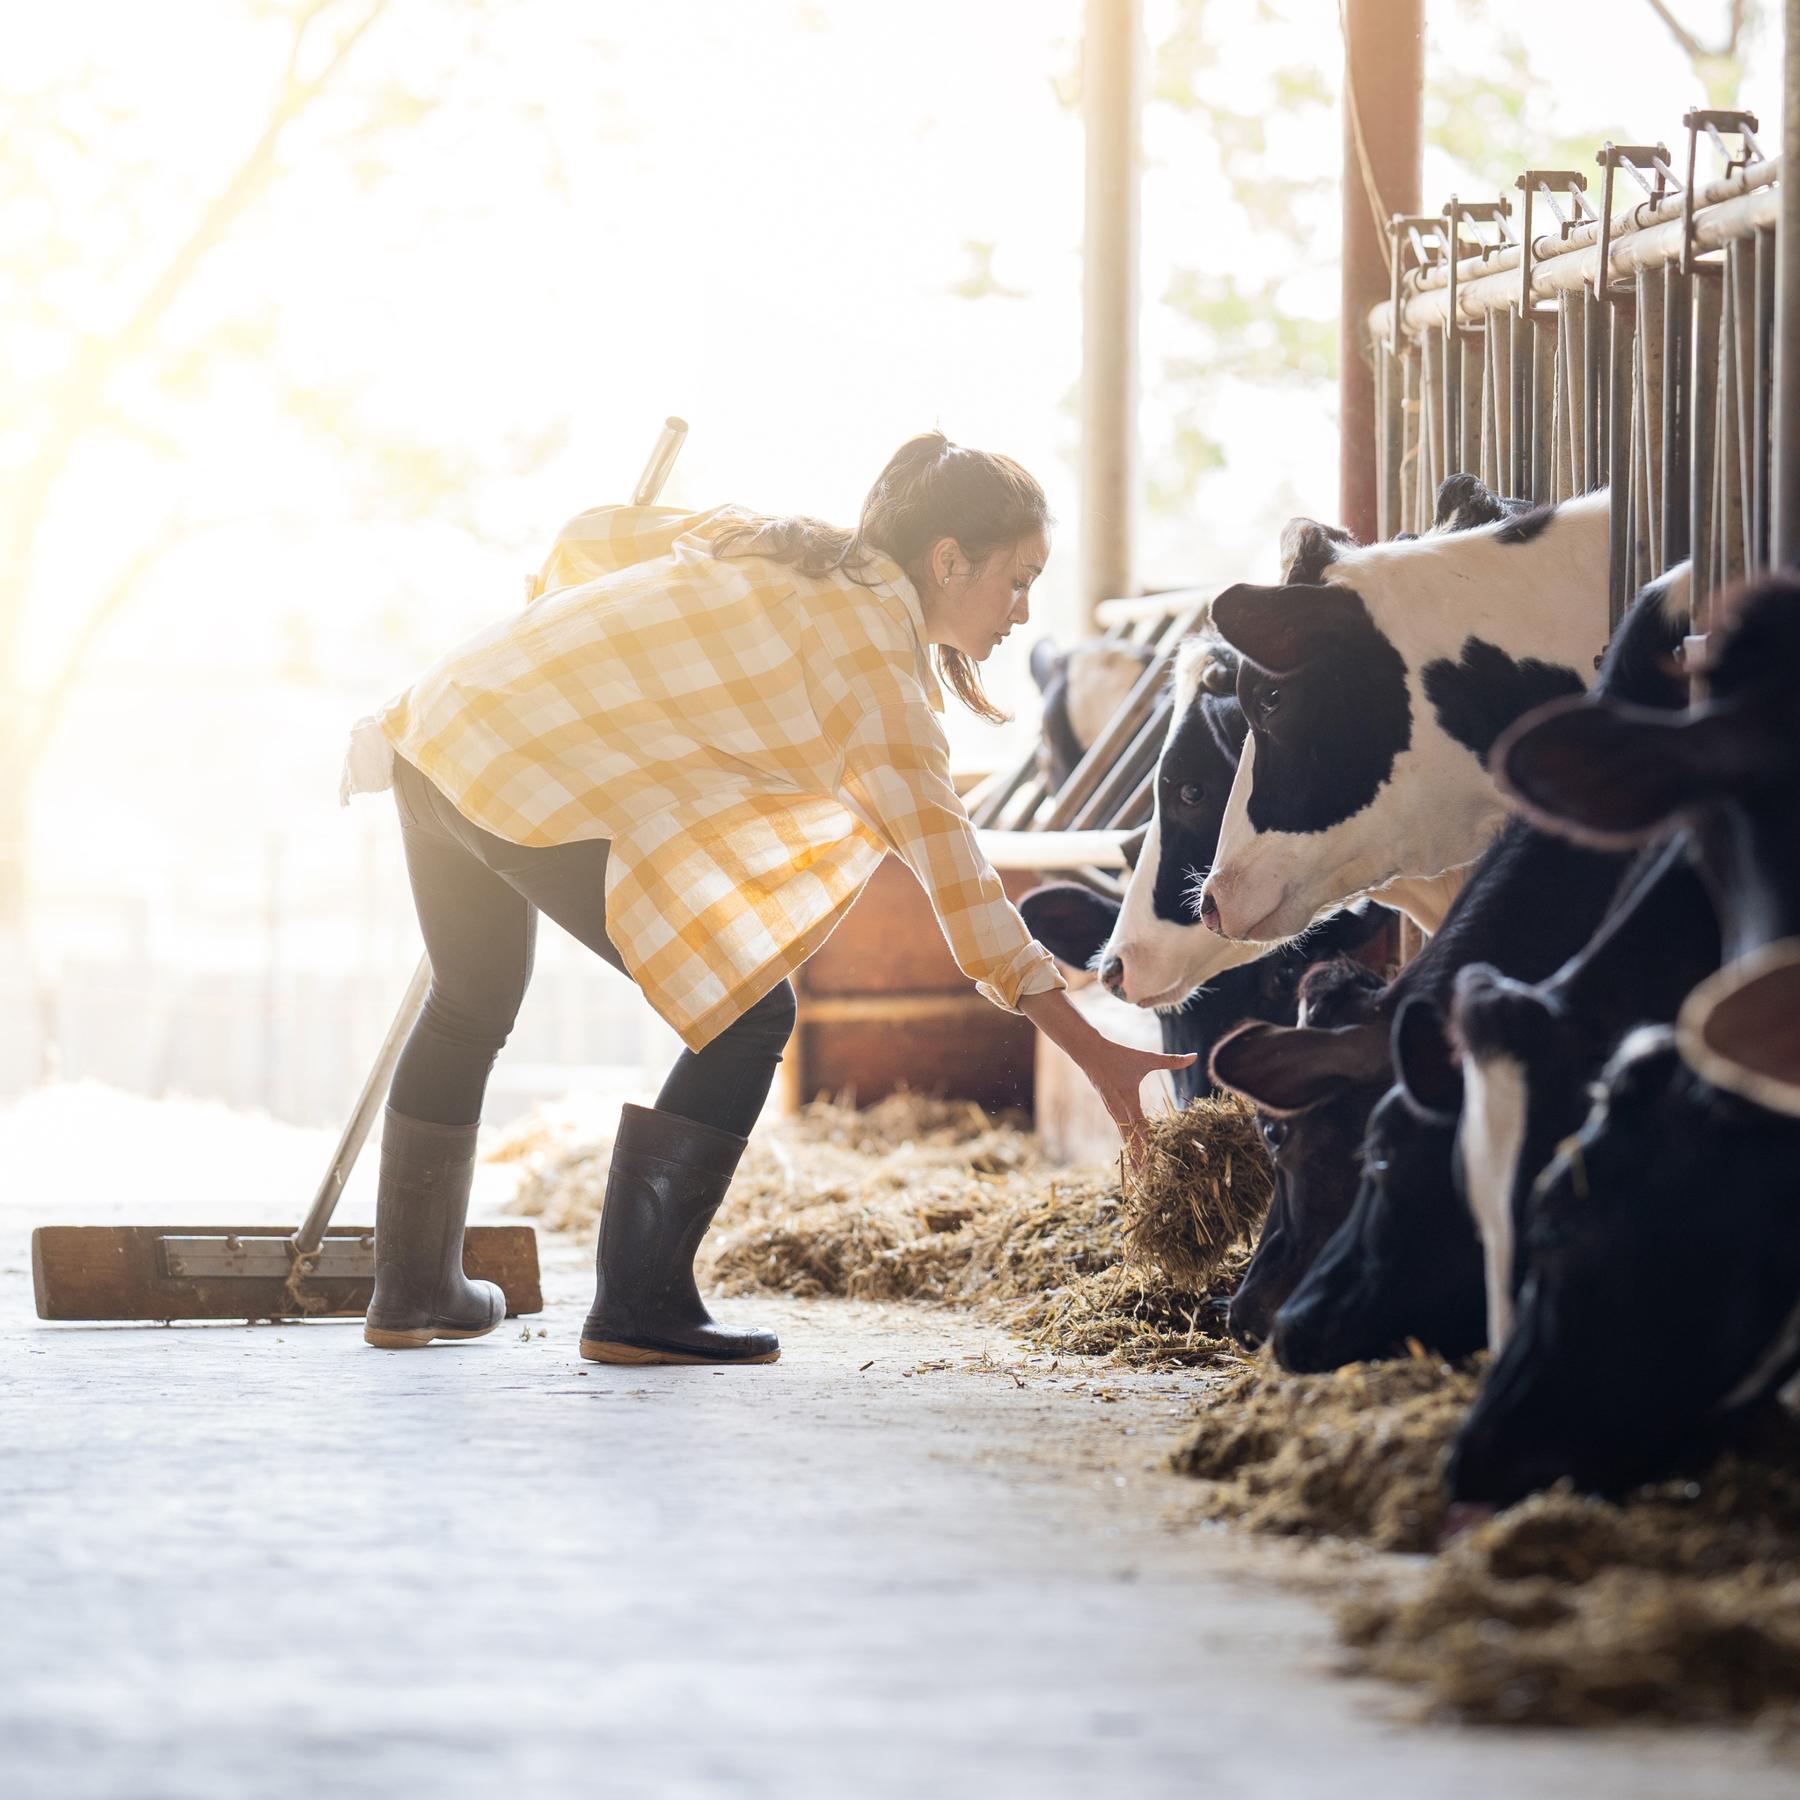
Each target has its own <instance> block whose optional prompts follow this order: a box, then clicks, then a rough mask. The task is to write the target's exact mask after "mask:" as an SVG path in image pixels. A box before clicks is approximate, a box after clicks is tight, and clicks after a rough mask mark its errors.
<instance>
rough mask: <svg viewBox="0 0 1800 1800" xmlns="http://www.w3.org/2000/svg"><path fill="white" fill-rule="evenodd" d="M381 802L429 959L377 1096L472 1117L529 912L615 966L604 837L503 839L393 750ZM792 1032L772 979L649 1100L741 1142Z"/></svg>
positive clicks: (413, 1112) (532, 927) (511, 994)
mask: <svg viewBox="0 0 1800 1800" xmlns="http://www.w3.org/2000/svg"><path fill="white" fill-rule="evenodd" d="M394 803H395V806H396V808H397V810H398V811H399V814H400V831H401V836H402V838H403V840H404V841H405V845H406V872H407V874H408V876H409V877H410V878H411V880H412V891H413V903H414V905H416V906H417V907H418V910H419V928H420V930H421V931H422V932H423V933H424V934H425V950H426V953H427V955H429V956H430V958H431V992H430V993H429V994H428V995H427V996H426V1000H425V1009H424V1011H423V1012H421V1013H420V1014H419V1022H418V1023H417V1024H416V1025H415V1026H414V1027H413V1029H412V1035H411V1036H410V1037H409V1038H408V1039H407V1040H406V1048H405V1049H404V1050H402V1051H401V1053H400V1061H399V1063H398V1065H397V1066H396V1067H395V1070H394V1081H393V1086H392V1087H391V1088H390V1089H389V1091H388V1099H389V1102H390V1104H391V1105H392V1106H393V1108H394V1110H395V1111H396V1112H401V1113H404V1114H406V1116H407V1117H408V1118H413V1119H428V1120H430V1121H432V1122H433V1123H435V1124H439V1125H473V1124H474V1123H475V1122H476V1121H477V1120H478V1119H479V1118H480V1117H481V1101H482V1096H483V1095H484V1093H485V1092H486V1091H487V1079H488V1071H489V1070H490V1069H492V1068H493V1066H494V1058H495V1057H496V1056H498V1055H499V1054H500V1047H501V1045H502V1044H504V1043H505V1042H506V1039H507V1034H508V1033H509V1032H510V1031H511V1030H512V1027H513V1021H514V1020H515V1019H516V1018H517V1017H518V1014H519V1005H520V1002H521V1001H523V1000H524V998H525V989H526V986H527V984H528V983H529V982H530V980H531V958H532V950H533V948H534V946H535V944H536V942H537V916H538V914H539V913H540V912H543V913H548V914H549V916H550V917H551V918H552V919H554V920H555V921H556V923H557V924H558V925H560V926H562V928H563V929H564V930H565V931H567V932H569V933H570V934H571V935H572V936H574V937H576V938H579V939H580V940H581V942H582V943H584V944H586V945H587V947H588V948H589V949H590V950H593V951H596V952H598V954H600V955H601V956H603V957H605V958H606V960H607V961H608V962H609V963H611V964H612V966H613V967H614V968H615V969H621V970H622V969H624V967H625V964H624V961H623V959H622V958H621V957H620V955H619V952H618V950H617V949H616V948H615V947H614V945H613V942H612V940H611V939H610V938H609V937H608V936H607V935H606V858H607V854H608V852H609V850H610V848H611V846H610V845H609V844H608V843H607V842H606V841H605V840H604V839H596V840H590V841H588V842H584V843H579V844H558V845H554V846H552V847H550V848H547V849H534V848H532V847H530V846H528V845H524V844H512V843H508V842H507V840H506V839H505V838H500V837H495V836H494V834H493V833H492V832H489V831H483V830H482V829H481V827H480V826H479V825H476V824H474V823H473V822H472V821H470V820H469V819H466V818H464V817H463V815H462V814H461V813H460V812H458V811H457V810H456V808H455V807H454V806H453V805H451V803H450V801H449V800H448V799H447V798H446V797H445V796H444V795H443V794H442V793H441V792H440V791H439V789H438V788H437V786H436V785H435V784H434V783H433V782H431V781H429V780H428V779H427V778H426V777H425V776H424V775H422V774H420V772H419V771H418V770H417V769H415V768H414V767H413V765H412V764H411V763H409V762H408V761H407V760H406V759H405V758H404V757H399V756H397V757H395V759H394ZM793 1028H794V990H793V986H792V984H791V983H789V982H786V981H783V982H781V983H780V984H779V985H777V986H776V987H774V988H771V989H770V991H769V992H768V993H767V994H765V995H764V996H763V997H762V999H760V1000H759V1001H757V1003H756V1004H755V1005H754V1006H753V1007H751V1008H750V1010H749V1011H748V1012H746V1013H744V1014H743V1015H742V1017H740V1018H738V1019H735V1020H734V1021H733V1022H732V1023H731V1024H730V1025H728V1026H726V1028H725V1029H724V1030H723V1031H722V1032H720V1033H719V1035H718V1036H717V1037H716V1038H714V1039H713V1040H712V1042H711V1043H709V1044H708V1045H707V1046H706V1048H705V1049H704V1050H697V1051H696V1050H683V1051H682V1053H681V1055H680V1057H679V1058H678V1059H677V1060H676V1063H675V1067H674V1068H673V1069H671V1070H670V1071H669V1078H668V1080H667V1081H665V1082H664V1083H663V1086H662V1092H661V1093H660V1094H658V1095H657V1097H656V1104H657V1106H658V1107H659V1108H660V1109H661V1110H662V1111H664V1112H672V1113H679V1114H680V1115H681V1117H683V1118H684V1119H694V1120H697V1121H698V1122H699V1123H701V1124H702V1125H713V1126H716V1127H718V1129H719V1130H721V1131H730V1132H735V1133H736V1134H737V1135H738V1136H740V1137H747V1136H749V1133H750V1127H751V1126H752V1125H754V1124H755V1123H756V1118H757V1115H758V1114H759V1113H760V1112H761V1111H762V1107H763V1102H764V1101H765V1100H766V1099H767V1098H768V1096H769V1087H770V1084H771V1083H772V1082H773V1081H774V1079H775V1066H776V1064H777V1063H779V1062H780V1061H781V1052H782V1047H783V1046H784V1045H785V1044H786V1043H787V1041H788V1035H789V1033H791V1032H792V1030H793Z"/></svg>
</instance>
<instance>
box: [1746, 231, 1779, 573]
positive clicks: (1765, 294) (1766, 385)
mask: <svg viewBox="0 0 1800 1800" xmlns="http://www.w3.org/2000/svg"><path fill="white" fill-rule="evenodd" d="M1775 262H1776V257H1775V233H1774V232H1773V231H1759V232H1758V233H1757V234H1756V309H1755V310H1756V332H1755V340H1754V345H1753V352H1752V353H1753V357H1754V364H1753V375H1752V380H1751V395H1752V399H1753V402H1754V407H1755V414H1754V418H1753V420H1752V424H1751V431H1750V520H1751V523H1750V561H1751V565H1752V567H1754V568H1758V569H1766V568H1767V567H1768V566H1769V562H1770V555H1769V551H1770V544H1771V535H1770V530H1769V452H1770V438H1771V436H1772V433H1771V430H1770V427H1771V424H1772V412H1773V401H1774V391H1775V379H1774V377H1775V361H1776V356H1775V344H1774V331H1775Z"/></svg>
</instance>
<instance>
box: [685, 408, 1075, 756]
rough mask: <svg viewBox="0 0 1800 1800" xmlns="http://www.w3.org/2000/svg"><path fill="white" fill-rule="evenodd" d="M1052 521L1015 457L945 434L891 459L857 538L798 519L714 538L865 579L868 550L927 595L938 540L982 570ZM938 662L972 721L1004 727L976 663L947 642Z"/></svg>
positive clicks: (929, 435) (749, 551) (914, 442)
mask: <svg viewBox="0 0 1800 1800" xmlns="http://www.w3.org/2000/svg"><path fill="white" fill-rule="evenodd" d="M1049 523H1050V507H1049V503H1048V502H1047V501H1046V500H1045V498H1044V490H1043V489H1042V488H1041V487H1039V486H1038V484H1037V482H1036V481H1034V480H1033V479H1032V477H1031V476H1030V475H1028V474H1027V473H1026V472H1025V470H1024V469H1022V468H1020V467H1019V465H1018V464H1017V463H1016V462H1014V461H1013V460H1012V458H1011V457H1010V456H998V455H996V454H995V453H994V452H993V451H991V450H966V449H964V448H963V446H962V445H960V444H953V443H951V442H950V440H949V439H948V438H947V437H945V436H944V434H943V433H942V432H941V431H926V432H922V433H921V434H920V435H919V436H918V437H915V438H908V439H907V441H906V442H905V443H904V444H902V445H901V446H900V448H899V449H898V450H896V451H895V452H894V454H893V455H892V456H890V457H889V458H888V461H887V467H886V468H884V469H883V470H882V471H881V473H880V474H879V475H877V476H876V477H875V485H874V486H873V487H872V488H870V489H869V493H868V498H867V499H865V500H864V501H863V507H862V517H861V518H860V519H858V520H857V523H856V529H855V530H854V531H848V530H846V529H845V528H844V527H843V526H841V525H827V524H826V523H825V522H824V520H822V519H809V518H806V517H804V516H802V515H798V514H796V515H793V516H791V517H788V518H758V519H747V520H745V521H744V523H742V524H741V525H734V526H730V527H728V528H727V529H726V530H724V531H722V532H721V533H720V534H719V535H718V537H716V538H715V539H714V540H713V554H714V555H715V556H766V557H768V558H770V559H771V560H772V561H774V562H780V563H787V564H789V565H790V566H791V567H793V568H796V569H799V570H800V571H801V572H802V573H803V574H806V575H827V574H829V573H831V571H832V570H834V569H842V570H843V571H844V572H845V574H847V575H849V576H850V577H851V579H852V580H855V581H861V580H862V579H863V574H862V571H863V570H864V568H865V566H866V564H867V563H868V560H869V552H870V551H872V550H880V551H883V552H885V553H886V554H887V555H889V556H891V557H892V558H893V559H894V561H895V562H897V563H898V564H899V565H900V566H901V568H903V569H904V570H905V571H906V573H907V576H908V578H909V579H910V580H911V581H912V583H913V585H914V586H915V587H921V586H923V583H922V582H921V581H920V579H919V576H920V574H921V573H922V571H923V564H924V559H925V556H926V553H927V552H928V551H929V550H930V549H931V546H932V545H933V544H935V543H936V542H937V541H938V539H940V538H954V539H955V540H956V546H957V548H958V549H959V550H961V551H962V553H963V555H964V556H966V557H967V558H968V559H969V560H970V562H972V563H974V564H975V565H976V567H977V568H979V567H980V566H981V564H983V563H984V562H986V561H987V559H988V558H989V557H990V556H992V555H993V554H994V552H995V551H996V550H999V549H1001V548H1003V547H1005V546H1007V545H1010V544H1016V543H1017V542H1018V541H1019V539H1020V538H1022V537H1023V536H1024V535H1025V534H1026V533H1027V532H1028V531H1031V530H1034V529H1042V528H1045V527H1047V526H1048V525H1049ZM933 655H934V657H935V659H936V662H937V669H938V673H939V675H941V676H942V677H943V679H944V684H945V685H946V686H947V687H948V688H949V689H950V690H951V692H952V693H954V694H955V695H956V697H957V699H959V700H960V701H961V702H962V703H963V705H965V706H966V707H968V709H969V710H970V711H971V712H972V713H977V714H979V715H980V716H981V717H982V718H984V719H988V720H991V721H992V722H993V723H995V724H1000V723H1002V722H1003V721H1004V720H1005V719H1006V717H1007V714H1005V713H1003V712H1002V711H1001V710H1000V709H999V707H997V706H996V705H995V704H994V703H993V701H992V700H990V699H989V698H988V697H987V693H986V691H985V690H984V689H983V687H982V685H981V674H980V671H979V670H978V669H977V667H976V665H975V660H974V658H973V657H971V656H969V655H968V654H967V653H966V652H964V651H962V650H957V649H953V648H952V647H951V646H950V645H948V644H938V645H936V646H935V647H934V649H933Z"/></svg>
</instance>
